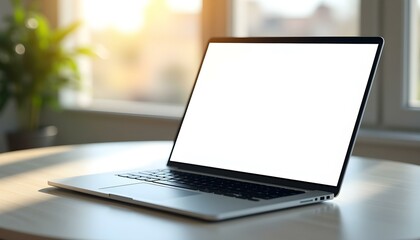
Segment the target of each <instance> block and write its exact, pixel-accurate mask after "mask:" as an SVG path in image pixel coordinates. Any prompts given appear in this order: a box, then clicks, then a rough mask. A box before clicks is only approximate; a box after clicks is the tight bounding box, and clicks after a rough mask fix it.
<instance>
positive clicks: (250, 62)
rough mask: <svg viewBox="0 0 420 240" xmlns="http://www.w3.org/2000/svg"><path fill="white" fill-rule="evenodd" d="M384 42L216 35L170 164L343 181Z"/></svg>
mask: <svg viewBox="0 0 420 240" xmlns="http://www.w3.org/2000/svg"><path fill="white" fill-rule="evenodd" d="M378 45H379V44H378V43H354V44H353V43H325V42H323V43H316V42H315V43H311V42H309V43H308V42H304V43H290V42H289V43H288V42H280V43H275V42H272V43H270V42H269V43H267V42H265V43H261V42H239V43H238V42H210V43H209V45H208V49H207V52H206V54H205V57H204V59H203V62H202V65H201V69H200V71H199V74H198V77H197V80H196V84H195V87H194V90H193V93H192V95H191V98H190V102H189V104H188V108H187V110H186V112H185V116H184V119H183V122H182V125H181V128H180V130H179V133H178V136H177V140H176V143H175V145H174V148H173V151H172V154H171V157H170V162H178V163H187V164H194V165H199V166H207V167H212V168H219V169H225V170H233V171H239V172H245V173H252V174H259V175H266V176H272V177H279V178H286V179H292V180H298V181H305V182H311V183H318V184H324V185H331V186H335V185H337V184H338V181H339V178H340V173H341V170H342V168H343V163H344V161H345V159H346V155H347V152H348V150H349V146H350V145H351V144H350V143H351V139H352V134H353V131H354V129H355V126H356V122H357V120H358V119H357V118H358V115H359V111H360V108H361V106H362V101H363V96H364V94H365V90H366V89H367V84H368V81H369V77H370V74H371V70H372V67H373V64H374V60H375V55H376V53H377V50H378V47H379V46H378Z"/></svg>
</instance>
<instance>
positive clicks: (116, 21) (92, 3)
mask: <svg viewBox="0 0 420 240" xmlns="http://www.w3.org/2000/svg"><path fill="white" fill-rule="evenodd" d="M148 2H149V1H144V0H143V1H139V0H120V1H118V2H117V1H103V0H89V1H83V19H84V20H85V22H86V24H87V25H89V26H90V27H91V28H93V29H96V30H101V29H104V28H107V27H113V28H115V29H118V30H121V31H123V32H134V31H138V30H139V29H140V28H141V27H142V26H143V22H144V11H145V9H146V5H147V4H148Z"/></svg>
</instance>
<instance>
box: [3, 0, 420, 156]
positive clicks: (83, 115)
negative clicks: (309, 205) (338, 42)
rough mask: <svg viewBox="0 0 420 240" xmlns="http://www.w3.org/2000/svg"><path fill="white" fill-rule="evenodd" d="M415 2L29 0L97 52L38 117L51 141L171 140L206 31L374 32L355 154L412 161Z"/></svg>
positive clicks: (9, 126)
mask: <svg viewBox="0 0 420 240" xmlns="http://www.w3.org/2000/svg"><path fill="white" fill-rule="evenodd" d="M32 2H34V1H27V3H28V4H31V3H32ZM419 5H420V0H412V1H411V0H401V1H394V0H341V1H335V0H303V1H289V0H142V1H140V0H118V1H117V0H106V1H103V0H102V1H99V0H42V1H37V6H38V8H39V9H40V11H41V12H42V13H43V14H45V16H46V17H47V19H48V21H49V22H50V24H51V26H52V27H60V26H66V25H68V24H70V23H72V22H74V21H79V20H81V21H82V22H83V25H82V26H81V27H80V28H79V29H78V30H77V32H76V33H75V34H73V35H72V36H71V38H70V39H68V40H67V41H66V43H65V44H66V45H68V46H74V45H80V44H81V45H88V46H92V48H93V49H94V50H95V52H96V53H97V55H98V56H97V57H95V58H80V59H78V60H77V63H78V66H79V68H80V71H81V87H80V88H78V89H76V90H75V89H62V90H60V104H61V105H62V110H61V111H58V112H57V111H49V110H46V111H44V112H43V113H42V118H41V121H42V123H43V124H45V125H55V126H57V128H58V130H59V134H58V135H57V139H56V142H55V144H57V145H63V144H81V143H94V142H110V141H136V140H173V139H174V137H175V134H176V131H177V127H178V124H179V121H180V118H181V116H182V113H183V110H184V107H185V104H186V102H187V99H188V97H189V93H190V90H191V87H192V84H193V82H194V80H195V76H196V74H197V70H198V67H199V64H200V61H201V57H202V54H203V50H204V49H205V46H206V42H207V40H208V39H209V38H210V37H223V36H237V37H246V36H359V35H362V36H369V35H380V36H383V37H384V38H385V41H386V44H385V46H386V47H385V51H384V54H383V57H382V61H381V65H380V67H379V71H378V74H377V77H376V80H375V84H374V88H373V91H372V93H371V96H370V99H369V104H368V107H367V110H366V113H365V116H364V120H363V123H362V131H361V132H360V134H359V137H358V140H357V144H356V147H355V150H354V154H358V155H364V156H371V157H378V158H384V159H392V160H398V161H405V162H413V163H420V160H418V159H419V157H420V112H419V111H418V110H419V109H418V107H419V99H420V97H419V93H420V90H419V84H418V83H419V74H418V71H419V67H418V61H419V60H418V57H419V56H420V54H419V48H418V45H419V38H418V33H417V30H418V23H419V19H418V13H417V12H418V10H419ZM12 12H13V9H12V5H11V3H10V1H8V0H0V18H1V19H3V18H4V17H6V16H9V15H11V14H12ZM2 27H4V24H3V23H2V22H1V21H0V28H2ZM256 84H258V80H257V79H256ZM215 97H217V94H215ZM16 114H17V113H16V110H15V104H14V103H13V102H10V103H8V105H7V106H6V108H5V109H4V110H3V111H2V112H0V152H5V151H8V146H7V143H6V140H5V137H4V135H5V134H6V133H7V132H10V131H14V130H16V128H18V125H17V121H16ZM250 114H252V113H250Z"/></svg>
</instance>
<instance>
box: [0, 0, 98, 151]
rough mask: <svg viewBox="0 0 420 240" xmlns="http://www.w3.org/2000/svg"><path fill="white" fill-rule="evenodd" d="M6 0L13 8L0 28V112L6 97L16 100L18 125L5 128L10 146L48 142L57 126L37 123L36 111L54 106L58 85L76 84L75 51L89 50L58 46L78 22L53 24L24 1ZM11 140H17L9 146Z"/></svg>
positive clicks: (57, 98)
mask: <svg viewBox="0 0 420 240" xmlns="http://www.w3.org/2000/svg"><path fill="white" fill-rule="evenodd" d="M11 3H12V6H13V13H12V14H11V16H7V17H6V18H5V19H4V24H5V27H4V28H2V29H0V112H1V111H2V110H3V109H4V108H5V106H6V104H7V103H8V102H9V101H14V102H15V105H16V111H17V118H18V123H19V129H17V131H16V132H14V133H11V134H8V139H9V148H11V150H15V149H23V148H30V147H39V146H42V145H43V144H44V143H42V142H43V141H45V143H46V144H48V142H50V140H49V138H51V137H48V135H54V132H56V131H55V130H54V128H53V127H47V128H42V127H41V125H40V117H41V112H42V111H43V110H44V109H46V108H49V109H59V107H60V103H59V93H60V90H61V89H62V88H63V87H67V86H73V87H77V86H78V83H79V81H80V74H79V69H78V67H77V63H76V57H77V56H79V55H92V51H90V49H89V48H85V47H74V48H72V49H68V48H65V47H64V46H63V41H64V40H65V39H66V38H67V37H68V36H69V35H71V34H72V33H73V32H74V31H75V30H76V29H77V28H78V27H79V25H80V23H73V24H71V25H69V26H67V27H63V28H57V29H52V28H51V27H50V24H49V22H48V21H47V19H46V18H45V17H44V16H43V15H42V14H41V13H40V12H39V11H37V10H35V8H34V7H33V5H31V6H29V7H27V6H25V5H24V4H23V3H22V1H21V0H12V1H11ZM39 134H41V135H45V134H46V135H47V138H43V137H41V136H40V135H39ZM22 137H23V138H22ZM43 139H44V140H43ZM33 140H35V142H33ZM28 141H29V142H28ZM13 142H15V143H16V142H17V143H19V144H21V146H13ZM10 144H12V146H10Z"/></svg>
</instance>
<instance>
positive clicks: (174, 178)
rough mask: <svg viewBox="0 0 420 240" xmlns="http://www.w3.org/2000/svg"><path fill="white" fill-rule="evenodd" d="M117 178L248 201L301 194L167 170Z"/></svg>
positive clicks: (271, 187) (126, 174)
mask: <svg viewBox="0 0 420 240" xmlns="http://www.w3.org/2000/svg"><path fill="white" fill-rule="evenodd" d="M117 176H120V177H125V178H131V179H137V180H140V181H146V182H153V183H157V184H161V185H166V186H172V187H179V188H184V189H190V190H196V191H201V192H206V193H214V194H219V195H224V196H229V197H235V198H240V199H246V200H250V201H260V200H269V199H274V198H279V197H285V196H291V195H296V194H300V193H303V191H298V190H292V189H286V188H281V187H273V186H267V185H261V184H256V183H249V182H242V181H237V180H231V179H224V178H218V177H212V176H205V175H198V174H194V173H187V172H180V171H174V170H169V169H158V170H153V171H142V172H130V173H125V174H117Z"/></svg>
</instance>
